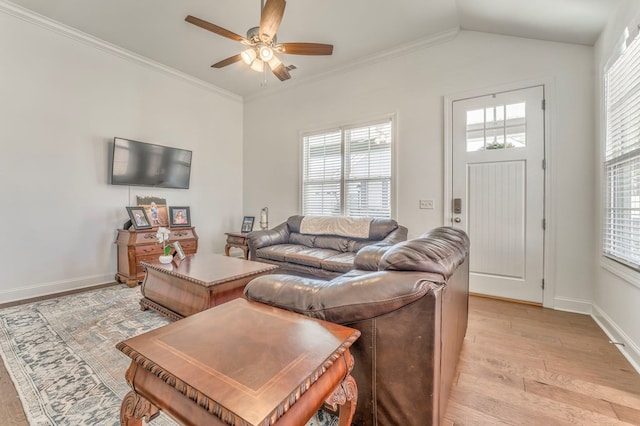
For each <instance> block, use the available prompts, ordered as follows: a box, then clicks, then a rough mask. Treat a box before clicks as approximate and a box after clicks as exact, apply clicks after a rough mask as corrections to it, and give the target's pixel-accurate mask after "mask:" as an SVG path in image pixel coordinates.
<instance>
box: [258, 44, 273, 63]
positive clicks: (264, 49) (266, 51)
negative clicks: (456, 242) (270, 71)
mask: <svg viewBox="0 0 640 426" xmlns="http://www.w3.org/2000/svg"><path fill="white" fill-rule="evenodd" d="M259 49H260V59H262V60H263V61H264V62H269V61H270V60H271V58H273V49H271V48H270V47H269V46H266V45H262V46H260V48H259Z"/></svg>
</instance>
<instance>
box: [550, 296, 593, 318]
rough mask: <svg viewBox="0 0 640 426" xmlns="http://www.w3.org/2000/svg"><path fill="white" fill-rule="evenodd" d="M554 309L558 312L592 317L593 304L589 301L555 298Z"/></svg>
mask: <svg viewBox="0 0 640 426" xmlns="http://www.w3.org/2000/svg"><path fill="white" fill-rule="evenodd" d="M553 301H554V306H553V308H554V309H556V310H558V311H566V312H575V313H576V314H584V315H591V312H592V303H591V302H590V301H588V300H579V299H568V298H566V297H555V298H554V299H553Z"/></svg>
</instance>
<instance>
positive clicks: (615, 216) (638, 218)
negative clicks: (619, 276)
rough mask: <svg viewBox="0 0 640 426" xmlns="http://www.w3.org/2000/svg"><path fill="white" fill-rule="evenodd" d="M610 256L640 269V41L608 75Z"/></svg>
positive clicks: (607, 246) (606, 229) (607, 238)
mask: <svg viewBox="0 0 640 426" xmlns="http://www.w3.org/2000/svg"><path fill="white" fill-rule="evenodd" d="M605 105H606V143H605V164H604V167H605V176H606V201H605V223H604V232H603V252H604V254H605V256H607V257H610V258H612V259H614V260H616V261H618V262H621V263H624V264H626V265H628V266H630V267H632V268H634V269H636V270H640V41H639V40H638V37H636V38H635V39H634V40H633V41H632V42H631V44H629V46H628V47H627V49H626V50H625V51H624V52H623V53H622V54H621V55H620V56H619V57H618V59H617V60H616V61H615V62H614V63H613V65H612V66H611V68H609V70H608V71H607V72H606V73H605Z"/></svg>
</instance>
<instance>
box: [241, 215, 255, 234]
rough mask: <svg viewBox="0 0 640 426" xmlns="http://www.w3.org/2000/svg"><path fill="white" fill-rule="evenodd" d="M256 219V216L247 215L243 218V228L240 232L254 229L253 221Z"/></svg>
mask: <svg viewBox="0 0 640 426" xmlns="http://www.w3.org/2000/svg"><path fill="white" fill-rule="evenodd" d="M255 219H256V218H255V217H254V216H245V217H244V219H242V229H241V230H240V232H241V233H243V234H245V233H247V232H251V231H253V221H254V220H255Z"/></svg>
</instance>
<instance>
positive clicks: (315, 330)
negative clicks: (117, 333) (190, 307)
mask: <svg viewBox="0 0 640 426" xmlns="http://www.w3.org/2000/svg"><path fill="white" fill-rule="evenodd" d="M359 336H360V332H359V331H358V330H354V329H351V328H347V327H344V326H341V325H337V324H333V323H329V322H325V321H319V320H315V319H312V318H309V317H305V316H303V315H299V314H296V313H293V312H289V311H285V310H281V309H277V308H274V307H271V306H267V305H264V304H261V303H257V302H250V301H248V300H246V299H236V300H233V301H231V302H229V303H225V304H223V305H220V306H217V307H215V308H213V309H209V310H207V311H204V312H201V313H198V314H196V315H192V316H190V317H188V318H185V319H183V320H181V321H178V322H174V323H172V324H169V325H167V326H164V327H161V328H158V329H156V330H153V331H150V332H148V333H145V334H142V335H140V336H136V337H133V338H131V339H128V340H125V341H123V342H120V343H118V344H117V345H116V347H117V348H118V349H119V350H121V351H122V352H123V353H124V354H126V355H127V356H129V357H130V358H131V359H132V361H131V364H130V366H129V369H128V370H127V372H126V376H125V377H126V379H127V382H128V383H129V386H131V389H132V391H130V392H129V393H128V394H127V395H126V396H125V397H124V399H123V401H122V406H121V411H120V420H121V424H123V425H141V423H142V419H143V418H144V419H145V420H146V421H147V422H148V421H150V420H152V419H153V418H154V417H155V416H156V415H157V414H158V413H159V411H158V410H162V411H164V412H166V413H167V414H169V415H170V416H171V417H173V418H174V419H175V420H177V421H178V422H180V423H181V424H185V425H245V426H249V425H252V426H257V425H261V426H269V425H273V424H277V425H295V426H299V425H304V424H305V423H306V422H307V421H308V420H309V419H310V418H311V416H312V415H313V414H314V413H315V412H316V411H317V410H318V409H319V408H320V407H321V406H322V404H323V403H325V402H327V403H328V404H329V405H331V406H332V408H333V409H337V408H338V405H341V408H340V420H339V422H340V423H339V424H340V425H341V426H347V425H350V424H351V420H352V418H353V413H354V411H355V406H356V402H357V395H358V392H357V387H356V383H355V380H354V379H353V378H352V377H351V375H350V374H349V373H350V372H351V370H352V368H353V364H354V361H353V358H352V357H351V353H350V352H349V347H350V346H351V344H352V343H353V342H354V341H355V340H356V339H357V338H358V337H359Z"/></svg>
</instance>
